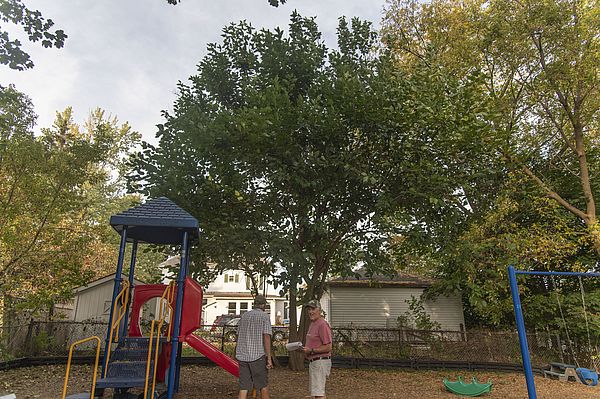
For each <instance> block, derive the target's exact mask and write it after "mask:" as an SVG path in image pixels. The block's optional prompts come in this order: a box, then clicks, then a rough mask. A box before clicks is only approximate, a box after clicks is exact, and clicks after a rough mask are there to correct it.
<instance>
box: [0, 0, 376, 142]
mask: <svg viewBox="0 0 600 399" xmlns="http://www.w3.org/2000/svg"><path fill="white" fill-rule="evenodd" d="M24 3H25V4H26V5H27V6H28V7H29V8H30V9H34V10H35V9H37V10H40V11H41V12H42V15H43V16H44V17H45V18H49V19H52V20H53V21H54V23H55V27H56V28H57V29H63V30H64V31H65V32H66V34H67V35H68V38H67V40H66V42H65V46H64V47H63V48H61V49H55V48H52V49H45V48H42V47H41V45H39V43H30V42H29V41H28V40H27V37H26V36H25V34H24V33H23V32H22V31H20V30H19V29H17V27H10V26H8V27H7V28H8V30H9V32H10V33H11V35H13V38H18V39H20V40H21V42H22V43H23V49H24V50H25V51H26V52H27V53H29V55H30V56H31V58H32V61H33V62H34V64H35V66H34V68H33V69H31V70H27V71H13V70H11V69H9V68H8V67H7V66H4V65H0V84H1V85H7V84H10V83H12V84H14V85H15V87H16V88H17V90H19V91H21V92H24V93H25V94H27V95H28V96H29V97H30V98H31V99H32V101H33V104H34V107H35V111H36V114H37V115H38V124H37V126H36V129H35V130H36V131H39V129H40V128H43V127H50V126H51V125H52V123H53V121H54V117H55V114H56V112H57V111H61V110H64V109H65V108H66V107H68V106H72V107H73V111H74V115H75V119H76V122H77V123H82V122H83V121H84V120H85V119H86V118H87V116H88V115H89V113H90V111H91V110H93V109H95V108H96V107H100V108H102V109H104V110H105V111H106V112H108V113H110V114H111V115H112V116H116V117H117V118H118V119H119V121H120V122H125V121H128V122H129V123H130V125H131V126H132V128H133V130H136V131H138V132H140V133H141V134H142V137H143V139H144V140H145V141H149V142H151V143H153V144H156V139H155V133H156V131H157V129H156V124H158V123H162V122H163V118H162V116H161V111H162V110H171V109H172V104H173V102H174V100H175V98H176V85H177V82H178V81H184V82H185V81H187V79H188V77H189V76H191V75H193V74H195V72H196V65H197V64H198V63H199V61H200V60H201V59H202V58H203V57H204V56H205V55H206V46H207V44H208V43H211V42H219V41H220V35H221V30H222V28H223V27H224V26H226V25H228V24H229V23H231V22H238V21H240V20H243V19H245V20H247V21H248V22H250V23H251V24H252V25H253V26H254V27H255V28H268V29H273V28H275V27H277V26H280V27H285V28H287V26H288V23H289V16H290V14H291V13H292V11H293V10H294V9H296V10H297V11H298V12H299V13H300V14H301V15H303V16H316V17H317V19H316V21H317V24H318V25H319V28H320V30H321V32H322V33H323V39H324V40H325V43H326V44H327V45H328V46H329V47H334V46H335V44H336V37H335V30H336V27H337V19H338V17H340V16H342V15H343V16H346V17H348V18H350V17H354V16H357V17H359V18H361V19H364V20H369V21H371V22H373V24H374V26H375V27H376V28H377V27H379V25H380V20H381V16H382V10H383V7H384V3H385V1H384V0H288V2H287V3H286V4H284V5H282V6H279V7H277V8H275V7H271V6H270V5H269V4H268V1H267V0H217V1H215V0H182V2H181V3H180V4H179V5H177V6H173V5H170V4H168V3H167V2H166V0H101V1H90V0H25V1H24ZM3 27H4V24H3Z"/></svg>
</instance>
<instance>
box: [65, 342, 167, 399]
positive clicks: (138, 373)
mask: <svg viewBox="0 0 600 399" xmlns="http://www.w3.org/2000/svg"><path fill="white" fill-rule="evenodd" d="M161 346H162V345H159V350H160V348H161ZM147 359H148V338H144V337H126V338H124V339H123V340H122V341H121V342H119V345H118V346H117V348H116V349H115V350H114V352H113V353H112V354H111V356H110V361H109V364H108V368H107V372H106V376H105V377H104V378H100V379H98V380H97V381H96V389H103V388H113V389H115V388H141V387H144V385H145V384H146V362H147ZM153 373H154V362H153V361H152V360H151V362H150V376H152V375H153ZM88 397H89V394H88ZM74 399H75V398H74Z"/></svg>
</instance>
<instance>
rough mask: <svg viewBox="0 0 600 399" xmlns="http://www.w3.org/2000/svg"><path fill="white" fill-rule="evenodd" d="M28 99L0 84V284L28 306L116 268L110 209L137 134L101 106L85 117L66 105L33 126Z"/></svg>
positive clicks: (125, 200)
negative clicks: (36, 130) (46, 124)
mask: <svg viewBox="0 0 600 399" xmlns="http://www.w3.org/2000/svg"><path fill="white" fill-rule="evenodd" d="M34 123H35V114H34V111H33V108H32V106H31V102H30V101H29V99H28V98H27V97H26V96H24V95H23V94H22V93H19V92H18V91H17V90H15V89H14V88H13V87H7V88H3V89H2V91H1V92H0V128H1V129H2V130H1V131H0V135H1V139H2V141H1V144H2V146H1V147H0V160H1V162H0V187H1V190H0V191H1V194H0V207H1V208H0V209H1V210H2V212H1V213H0V215H1V216H0V291H1V292H2V295H3V296H4V299H7V298H12V299H15V300H19V303H20V304H21V306H23V307H25V308H27V309H30V310H33V311H35V310H40V309H42V310H46V309H49V308H51V305H52V304H53V303H55V302H58V301H62V300H65V299H68V298H69V297H70V296H71V295H72V289H73V288H75V287H77V286H78V285H80V284H83V283H85V282H88V281H89V280H90V279H91V278H95V277H98V276H101V275H105V274H108V273H110V272H112V271H113V269H114V264H115V262H116V254H117V250H116V248H118V238H117V237H118V236H117V234H115V233H114V232H111V231H110V227H109V226H108V223H107V222H108V217H109V216H110V214H111V213H116V212H118V211H120V210H122V209H123V208H124V207H126V206H130V205H133V202H134V201H135V200H136V199H135V198H131V197H123V195H122V193H123V190H122V186H121V188H119V185H122V180H121V182H119V179H118V178H117V174H118V173H117V171H118V170H119V169H120V168H122V165H123V164H124V159H125V155H126V154H127V152H128V151H129V150H130V149H131V147H132V145H133V143H135V142H136V141H137V140H139V135H138V134H137V133H135V132H133V131H132V130H131V129H130V127H129V126H128V125H127V124H120V123H118V121H117V120H116V118H113V117H110V116H108V115H107V114H106V113H104V112H103V111H101V110H96V111H94V112H92V113H91V115H90V117H89V118H88V120H87V121H86V122H85V123H84V124H83V125H82V126H80V125H77V124H76V123H74V121H73V116H72V111H71V109H70V108H69V109H67V110H65V111H64V112H60V113H57V118H56V121H55V123H54V126H52V127H51V128H48V129H42V134H41V135H39V136H35V135H34V134H33V133H32V130H33V126H34Z"/></svg>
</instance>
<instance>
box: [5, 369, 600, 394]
mask: <svg viewBox="0 0 600 399" xmlns="http://www.w3.org/2000/svg"><path fill="white" fill-rule="evenodd" d="M90 370H91V369H90V367H88V366H74V367H73V370H72V379H71V381H70V383H69V393H74V392H84V391H86V390H87V391H89V389H86V388H89V384H90V382H91V377H90V374H91V372H90ZM64 372H65V368H64V366H38V367H29V368H19V369H14V370H8V371H0V397H1V396H3V395H6V394H9V393H14V394H16V397H17V399H33V398H44V399H50V398H60V397H61V393H62V386H63V379H64ZM459 375H462V376H463V377H464V378H465V379H470V378H471V377H477V379H478V380H479V381H480V382H486V381H487V380H488V379H491V380H492V381H493V382H494V387H493V390H492V392H491V393H490V394H487V395H485V396H482V398H485V397H487V398H502V399H513V398H514V399H524V398H527V389H526V387H525V378H524V377H523V375H521V374H516V373H491V372H468V371H464V372H457V371H399V370H361V369H359V370H356V369H334V370H332V374H331V377H330V379H329V382H328V384H327V398H328V399H367V398H368V399H371V398H381V399H383V398H386V399H387V398H402V399H412V398H414V399H421V398H427V399H442V398H448V399H450V398H452V399H456V398H458V396H456V395H453V394H451V393H449V392H446V391H445V390H444V387H443V384H442V380H443V379H444V378H449V379H451V380H455V379H456V378H457V377H458V376H459ZM269 377H270V385H271V398H273V399H304V398H308V397H309V396H308V392H307V386H308V375H307V371H304V372H293V371H290V370H287V369H284V368H278V369H275V370H273V371H271V373H270V376H269ZM535 383H536V388H537V397H538V398H539V399H550V398H556V399H592V398H593V399H598V398H599V397H600V386H599V387H588V386H585V385H582V384H579V383H576V382H559V381H556V380H549V379H544V378H539V377H536V381H535ZM105 397H107V398H108V397H110V395H105ZM176 397H177V399H182V398H186V399H208V398H211V399H215V398H237V380H236V379H235V378H234V377H232V376H231V375H229V374H227V373H226V372H225V371H223V370H222V369H220V368H217V367H206V366H184V367H183V368H182V375H181V391H180V392H179V394H178V395H177V396H176Z"/></svg>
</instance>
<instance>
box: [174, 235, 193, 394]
mask: <svg viewBox="0 0 600 399" xmlns="http://www.w3.org/2000/svg"><path fill="white" fill-rule="evenodd" d="M180 260H181V261H180V266H181V267H182V268H183V267H184V266H185V276H186V277H187V276H189V274H190V246H189V245H185V249H183V250H182V254H181V258H180ZM182 347H183V344H182V343H181V342H180V343H179V353H178V354H177V370H176V372H175V392H179V377H180V376H181V356H182Z"/></svg>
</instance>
